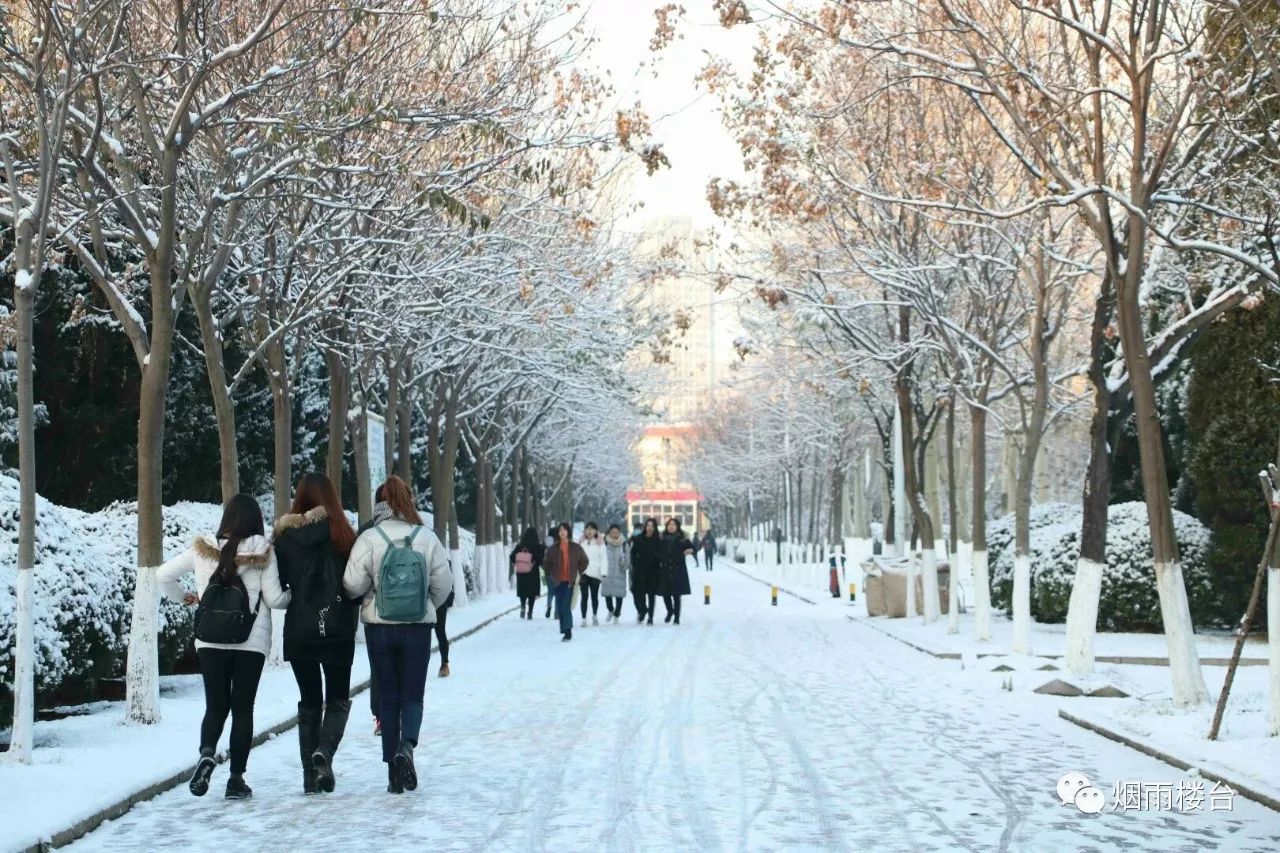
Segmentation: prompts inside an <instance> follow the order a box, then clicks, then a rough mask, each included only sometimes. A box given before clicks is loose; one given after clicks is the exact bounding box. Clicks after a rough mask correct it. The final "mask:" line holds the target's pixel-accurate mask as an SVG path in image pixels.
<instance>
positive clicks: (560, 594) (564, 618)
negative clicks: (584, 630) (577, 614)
mask: <svg viewBox="0 0 1280 853" xmlns="http://www.w3.org/2000/svg"><path fill="white" fill-rule="evenodd" d="M572 599H573V584H570V583H564V582H561V583H558V584H556V616H558V617H560V633H561V634H567V633H569V632H570V631H572V630H573V608H572V607H570V606H569V602H570V601H571V600H572Z"/></svg>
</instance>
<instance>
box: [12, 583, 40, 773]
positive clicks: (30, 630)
mask: <svg viewBox="0 0 1280 853" xmlns="http://www.w3.org/2000/svg"><path fill="white" fill-rule="evenodd" d="M16 586H17V589H16V590H15V592H16V593H17V599H18V600H17V609H18V612H17V614H16V615H17V623H18V624H17V630H16V631H15V637H14V640H15V643H16V648H15V649H14V673H13V731H12V733H11V735H10V738H9V758H8V760H9V761H11V762H16V763H18V764H30V763H31V748H32V744H33V743H34V741H35V716H36V644H35V630H36V627H35V570H34V569H19V570H18V579H17V585H16Z"/></svg>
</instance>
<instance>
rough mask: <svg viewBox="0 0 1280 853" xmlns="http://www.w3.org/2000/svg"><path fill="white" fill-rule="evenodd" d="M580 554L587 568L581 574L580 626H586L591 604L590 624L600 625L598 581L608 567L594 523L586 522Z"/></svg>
mask: <svg viewBox="0 0 1280 853" xmlns="http://www.w3.org/2000/svg"><path fill="white" fill-rule="evenodd" d="M579 544H580V545H581V546H582V552H583V553H584V554H586V555H587V567H586V568H585V569H584V570H583V572H582V580H581V581H580V584H581V587H582V626H583V627H584V628H585V627H586V626H587V604H588V599H590V604H591V624H592V625H593V626H594V625H599V624H600V581H601V579H602V578H603V577H604V572H605V567H606V566H607V565H608V561H609V557H608V552H607V551H606V550H605V545H604V539H602V538H601V536H600V528H599V526H597V525H596V523H595V522H594V521H588V522H587V526H586V527H585V528H584V529H583V531H582V541H581V542H580V543H579Z"/></svg>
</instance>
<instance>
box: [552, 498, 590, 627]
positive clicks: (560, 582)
mask: <svg viewBox="0 0 1280 853" xmlns="http://www.w3.org/2000/svg"><path fill="white" fill-rule="evenodd" d="M556 532H557V534H558V541H557V542H556V544H555V546H553V547H552V548H550V549H549V550H548V551H547V553H546V556H545V557H544V558H543V568H545V569H546V572H547V584H548V585H551V584H554V585H555V586H554V594H555V605H556V616H558V617H559V619H560V634H561V639H562V640H564V641H566V642H567V641H569V640H572V639H573V607H572V605H571V604H570V598H571V597H572V595H573V587H574V585H575V584H576V583H577V582H578V578H579V577H580V576H581V574H582V572H583V571H584V570H585V569H586V568H587V555H586V553H585V552H584V551H583V550H582V546H581V545H579V544H578V543H577V542H574V541H573V528H572V527H570V526H569V523H568V522H562V523H561V524H560V527H559V528H557V530H556Z"/></svg>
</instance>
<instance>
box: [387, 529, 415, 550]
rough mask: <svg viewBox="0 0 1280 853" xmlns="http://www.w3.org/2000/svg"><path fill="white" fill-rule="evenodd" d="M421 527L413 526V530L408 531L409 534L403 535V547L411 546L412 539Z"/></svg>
mask: <svg viewBox="0 0 1280 853" xmlns="http://www.w3.org/2000/svg"><path fill="white" fill-rule="evenodd" d="M421 529H422V528H421V527H415V528H413V530H412V531H411V532H410V533H409V535H408V536H406V537H405V540H404V547H406V548H412V547H413V540H414V539H416V538H418V531H419V530H421ZM388 541H389V540H388Z"/></svg>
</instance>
